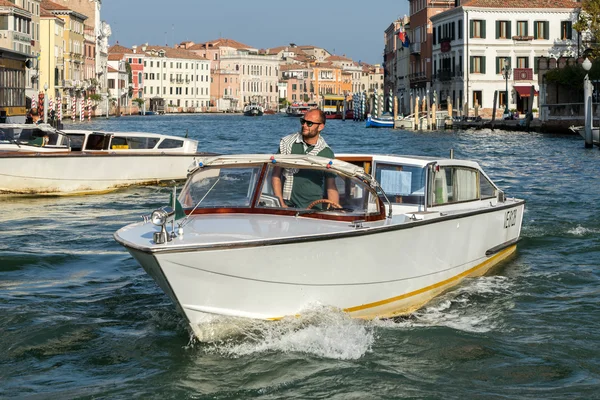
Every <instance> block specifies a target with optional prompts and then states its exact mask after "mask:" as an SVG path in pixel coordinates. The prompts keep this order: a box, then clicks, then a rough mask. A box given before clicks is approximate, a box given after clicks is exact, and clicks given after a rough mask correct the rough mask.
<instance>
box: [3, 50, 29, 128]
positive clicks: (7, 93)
mask: <svg viewBox="0 0 600 400" xmlns="http://www.w3.org/2000/svg"><path fill="white" fill-rule="evenodd" d="M27 63H31V60H30V56H29V55H27V54H25V53H22V52H17V51H12V50H10V49H4V48H0V122H8V123H24V122H25V114H26V108H25V107H26V99H25V79H26V64H27Z"/></svg>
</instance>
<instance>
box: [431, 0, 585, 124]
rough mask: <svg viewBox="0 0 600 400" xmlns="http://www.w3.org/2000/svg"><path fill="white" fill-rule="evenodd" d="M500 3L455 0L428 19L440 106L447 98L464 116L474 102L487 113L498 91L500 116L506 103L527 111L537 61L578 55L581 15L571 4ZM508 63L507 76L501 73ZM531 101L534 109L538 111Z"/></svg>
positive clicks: (559, 0) (570, 0) (508, 0)
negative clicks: (455, 4)
mask: <svg viewBox="0 0 600 400" xmlns="http://www.w3.org/2000/svg"><path fill="white" fill-rule="evenodd" d="M520 4H521V3H520V2H517V1H515V0H504V1H503V2H501V3H497V4H496V5H494V6H489V2H488V1H486V0H467V1H462V5H461V2H460V1H459V2H458V5H459V6H458V7H456V8H453V9H450V10H448V11H445V12H443V13H440V14H438V15H436V16H433V17H431V22H432V24H433V38H432V39H433V52H432V62H433V64H432V67H433V76H432V89H433V90H435V92H436V93H437V96H439V98H438V100H439V101H440V103H441V104H442V105H445V104H446V101H447V100H448V99H450V100H451V101H452V104H453V107H454V109H455V110H456V109H458V110H457V111H458V112H459V113H460V112H463V113H464V112H465V111H464V110H465V105H467V104H468V108H469V109H473V107H474V106H475V104H478V105H479V107H481V109H480V115H482V113H483V114H484V115H486V116H487V115H491V112H492V109H493V101H494V94H495V93H496V92H497V96H498V101H497V104H499V106H497V107H498V108H499V110H500V111H499V112H498V115H501V114H502V112H503V109H504V107H505V105H506V88H507V85H508V108H509V109H517V110H519V111H520V112H522V111H524V110H525V111H526V110H528V109H529V105H530V103H529V101H530V98H529V96H530V90H531V87H532V86H534V89H535V90H536V91H537V90H538V88H537V86H536V83H537V80H538V77H537V61H538V59H539V57H542V56H544V57H552V56H555V57H558V56H561V55H562V56H567V55H570V56H573V55H577V32H576V31H574V30H573V28H572V27H573V24H574V23H575V22H576V21H577V17H578V14H579V6H580V4H581V3H578V2H576V1H574V0H556V1H554V2H553V4H554V5H553V8H548V7H547V2H545V1H542V0H531V1H529V2H528V5H529V7H528V8H520V7H521V6H520ZM506 63H508V68H506V69H507V70H508V71H509V77H508V79H506V73H504V70H505V68H504V67H505V65H506ZM537 106H538V102H537V101H535V102H534V104H533V108H537Z"/></svg>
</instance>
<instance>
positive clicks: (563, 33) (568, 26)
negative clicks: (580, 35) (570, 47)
mask: <svg viewBox="0 0 600 400" xmlns="http://www.w3.org/2000/svg"><path fill="white" fill-rule="evenodd" d="M560 38H561V39H562V40H566V39H569V40H570V39H573V23H572V22H571V21H561V23H560Z"/></svg>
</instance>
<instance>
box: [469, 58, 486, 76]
mask: <svg viewBox="0 0 600 400" xmlns="http://www.w3.org/2000/svg"><path fill="white" fill-rule="evenodd" d="M471 73H472V74H485V57H484V56H471Z"/></svg>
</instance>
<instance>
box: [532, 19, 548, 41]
mask: <svg viewBox="0 0 600 400" xmlns="http://www.w3.org/2000/svg"><path fill="white" fill-rule="evenodd" d="M533 38H534V39H537V40H543V39H545V40H548V39H549V38H550V33H549V22H548V21H534V22H533Z"/></svg>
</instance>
